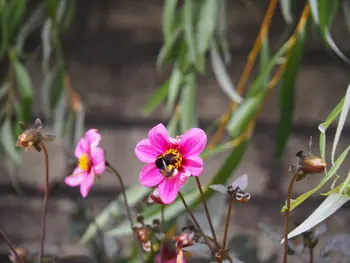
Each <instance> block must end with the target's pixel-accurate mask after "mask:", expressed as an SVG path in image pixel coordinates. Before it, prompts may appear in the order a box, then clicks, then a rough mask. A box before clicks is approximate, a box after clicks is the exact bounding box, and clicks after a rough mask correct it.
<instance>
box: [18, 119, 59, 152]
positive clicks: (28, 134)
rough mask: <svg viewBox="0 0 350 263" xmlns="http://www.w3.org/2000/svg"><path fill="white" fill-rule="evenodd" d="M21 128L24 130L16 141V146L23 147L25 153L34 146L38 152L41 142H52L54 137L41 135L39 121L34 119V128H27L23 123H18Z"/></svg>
mask: <svg viewBox="0 0 350 263" xmlns="http://www.w3.org/2000/svg"><path fill="white" fill-rule="evenodd" d="M19 124H20V126H21V128H22V129H23V130H24V131H23V132H22V133H21V134H20V135H19V136H18V139H17V142H16V146H18V147H25V148H26V149H25V151H26V152H27V151H28V150H29V148H30V147H32V146H34V148H35V149H36V150H37V151H38V152H40V151H41V146H40V143H41V142H42V141H45V140H47V141H53V140H54V139H55V136H54V135H53V134H45V135H43V134H42V133H41V129H42V127H43V125H42V123H41V120H40V119H36V120H35V123H34V127H28V125H26V124H24V123H23V122H20V123H19Z"/></svg>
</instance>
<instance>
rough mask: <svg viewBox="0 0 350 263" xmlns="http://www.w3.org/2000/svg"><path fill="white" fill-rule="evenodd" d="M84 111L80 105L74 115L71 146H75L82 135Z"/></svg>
mask: <svg viewBox="0 0 350 263" xmlns="http://www.w3.org/2000/svg"><path fill="white" fill-rule="evenodd" d="M84 124H85V109H84V107H83V106H82V105H81V107H80V108H79V110H78V111H77V113H76V120H75V130H74V141H73V144H74V145H76V144H77V143H78V142H79V140H80V138H82V137H83V135H84V130H85V125H84Z"/></svg>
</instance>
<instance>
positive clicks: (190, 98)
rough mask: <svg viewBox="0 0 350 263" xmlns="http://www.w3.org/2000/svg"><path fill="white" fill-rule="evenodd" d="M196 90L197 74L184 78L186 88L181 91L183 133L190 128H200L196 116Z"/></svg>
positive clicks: (193, 73) (181, 126)
mask: <svg viewBox="0 0 350 263" xmlns="http://www.w3.org/2000/svg"><path fill="white" fill-rule="evenodd" d="M196 88H197V84H196V73H195V72H192V73H188V74H187V75H186V76H185V77H184V86H183V88H182V90H181V118H180V131H181V132H182V133H183V132H185V131H187V130H188V129H190V128H193V127H197V126H198V123H197V114H196Z"/></svg>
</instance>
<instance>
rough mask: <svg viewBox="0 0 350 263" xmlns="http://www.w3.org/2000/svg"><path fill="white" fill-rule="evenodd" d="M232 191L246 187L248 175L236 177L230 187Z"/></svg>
mask: <svg viewBox="0 0 350 263" xmlns="http://www.w3.org/2000/svg"><path fill="white" fill-rule="evenodd" d="M231 186H232V187H233V189H236V188H237V187H239V188H240V189H241V190H244V189H245V188H246V187H247V186H248V175H246V174H243V175H241V176H238V177H237V178H236V180H234V181H233V183H232V185H231Z"/></svg>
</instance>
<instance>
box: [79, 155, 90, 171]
mask: <svg viewBox="0 0 350 263" xmlns="http://www.w3.org/2000/svg"><path fill="white" fill-rule="evenodd" d="M78 166H79V168H80V169H81V170H83V171H88V170H89V166H90V158H89V156H88V155H87V154H83V155H82V156H81V157H80V158H79V164H78Z"/></svg>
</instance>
